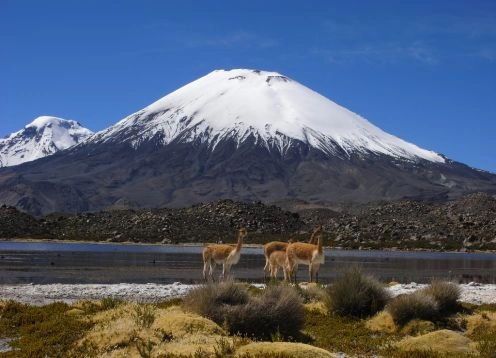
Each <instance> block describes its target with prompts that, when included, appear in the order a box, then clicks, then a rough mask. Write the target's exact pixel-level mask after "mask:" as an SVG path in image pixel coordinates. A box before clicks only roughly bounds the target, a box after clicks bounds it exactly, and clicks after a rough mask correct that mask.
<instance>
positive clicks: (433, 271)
mask: <svg viewBox="0 0 496 358" xmlns="http://www.w3.org/2000/svg"><path fill="white" fill-rule="evenodd" d="M201 251H202V246H181V245H142V244H139V245H130V244H107V243H106V244H99V243H61V242H13V241H0V284H17V283H33V284H49V283H173V282H176V281H180V282H183V283H197V282H201V279H202V269H203V263H202V257H201ZM325 254H326V263H325V264H324V265H322V266H321V268H320V271H319V280H320V282H323V283H328V282H332V281H333V280H334V279H335V278H336V277H338V276H339V275H340V274H341V272H342V271H343V270H344V269H346V268H348V267H352V266H359V267H360V268H361V269H362V270H363V271H364V272H366V273H368V274H371V275H373V276H375V277H376V278H378V279H380V280H381V281H386V282H389V281H397V282H402V283H405V282H412V281H413V282H418V283H427V282H429V281H431V280H432V279H433V278H441V279H449V280H453V281H455V282H460V283H466V282H470V281H475V282H480V283H496V254H493V253H455V252H419V251H415V252H409V251H367V250H362V251H360V250H333V249H329V248H326V249H325ZM264 264H265V258H264V256H263V252H262V248H261V247H243V249H242V251H241V259H240V261H239V263H238V264H237V265H235V266H233V268H232V271H231V272H232V274H233V275H234V277H235V278H236V279H240V280H249V281H254V282H262V281H263V266H264ZM216 272H217V273H216V274H220V267H219V266H218V267H217V271H216ZM280 274H281V273H280ZM298 279H299V280H308V269H307V266H302V265H301V266H300V269H299V271H298Z"/></svg>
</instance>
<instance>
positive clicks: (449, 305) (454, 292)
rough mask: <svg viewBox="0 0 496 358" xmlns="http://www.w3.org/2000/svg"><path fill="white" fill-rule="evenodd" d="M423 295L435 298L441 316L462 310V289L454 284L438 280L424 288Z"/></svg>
mask: <svg viewBox="0 0 496 358" xmlns="http://www.w3.org/2000/svg"><path fill="white" fill-rule="evenodd" d="M422 293H423V294H425V295H430V296H432V297H434V299H435V300H436V302H437V305H438V309H439V314H440V315H441V316H445V315H448V314H451V313H454V312H457V311H459V310H460V309H461V305H460V303H459V302H458V300H459V299H460V294H461V289H460V287H459V286H458V285H456V284H454V283H451V282H446V281H437V280H436V281H433V282H432V283H431V284H430V285H429V286H427V287H426V288H424V289H423V290H422Z"/></svg>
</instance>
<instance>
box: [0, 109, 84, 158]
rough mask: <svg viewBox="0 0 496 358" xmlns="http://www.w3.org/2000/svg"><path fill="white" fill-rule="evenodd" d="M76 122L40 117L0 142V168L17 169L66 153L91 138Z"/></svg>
mask: <svg viewBox="0 0 496 358" xmlns="http://www.w3.org/2000/svg"><path fill="white" fill-rule="evenodd" d="M92 134H93V132H92V131H90V130H89V129H87V128H84V127H82V126H81V125H80V124H79V123H78V122H76V121H73V120H67V119H62V118H57V117H51V116H41V117H38V118H36V119H35V120H34V121H32V122H31V123H29V124H28V125H26V126H25V127H24V128H23V129H21V130H20V131H17V132H15V133H12V134H10V135H9V136H7V137H5V138H2V139H0V167H7V166H13V165H18V164H21V163H24V162H29V161H32V160H35V159H39V158H43V157H46V156H48V155H51V154H54V153H56V152H58V151H60V150H63V149H67V148H69V147H72V146H73V145H75V144H77V143H80V142H81V141H83V140H85V139H86V138H88V137H89V136H90V135H92Z"/></svg>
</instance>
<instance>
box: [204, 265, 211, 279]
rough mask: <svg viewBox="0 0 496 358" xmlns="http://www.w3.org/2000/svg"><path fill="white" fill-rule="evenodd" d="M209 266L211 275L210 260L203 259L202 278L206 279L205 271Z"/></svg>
mask: <svg viewBox="0 0 496 358" xmlns="http://www.w3.org/2000/svg"><path fill="white" fill-rule="evenodd" d="M209 267H210V275H212V268H211V265H210V262H209V260H205V261H204V262H203V279H204V280H205V281H206V280H207V271H208V269H209Z"/></svg>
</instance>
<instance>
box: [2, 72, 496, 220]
mask: <svg viewBox="0 0 496 358" xmlns="http://www.w3.org/2000/svg"><path fill="white" fill-rule="evenodd" d="M472 191H489V192H496V175H494V174H490V173H486V172H482V171H479V170H475V169H473V168H470V167H468V166H466V165H464V164H461V163H456V162H454V161H451V160H449V159H447V158H446V157H444V156H443V155H441V154H438V153H435V152H433V151H430V150H426V149H422V148H419V147H418V146H416V145H414V144H412V143H408V142H406V141H404V140H402V139H400V138H397V137H395V136H393V135H391V134H388V133H386V132H384V131H383V130H381V129H380V128H378V127H376V126H374V125H373V124H372V123H370V122H369V121H367V120H366V119H364V118H362V117H360V116H359V115H357V114H355V113H353V112H351V111H349V110H347V109H346V108H344V107H341V106H339V105H338V104H336V103H334V102H332V101H331V100H329V99H327V98H325V97H323V96H321V95H320V94H318V93H316V92H314V91H312V90H311V89H309V88H307V87H305V86H303V85H301V84H300V83H298V82H296V81H294V80H292V79H290V78H288V77H286V76H284V75H281V74H279V73H276V72H265V71H258V70H244V69H236V70H230V71H224V70H219V71H214V72H212V73H210V74H208V75H206V76H204V77H202V78H200V79H198V80H196V81H194V82H191V83H190V84H187V85H185V86H184V87H181V88H180V89H178V90H176V91H174V92H172V93H170V94H169V95H167V96H165V97H163V98H161V99H159V100H158V101H156V102H154V103H152V104H151V105H149V106H148V107H146V108H144V109H142V110H140V111H138V112H136V113H133V114H131V115H129V116H128V117H126V118H124V119H123V120H121V121H119V122H118V123H116V124H115V125H113V126H111V127H109V128H107V129H105V130H103V131H100V132H98V133H96V134H94V135H93V136H91V137H89V138H88V139H87V140H86V141H84V142H82V143H80V144H78V145H76V146H74V147H72V148H69V149H67V150H65V151H62V152H59V153H58V154H57V155H54V156H51V157H47V158H44V159H41V160H38V161H34V162H31V163H26V164H24V165H20V166H17V167H13V168H3V169H2V170H0V197H1V198H2V200H3V201H4V203H6V204H10V205H15V206H17V207H18V208H20V209H22V210H25V211H28V212H31V213H33V214H44V213H48V212H52V211H88V210H89V211H93V210H100V209H104V208H134V207H162V206H172V207H177V206H184V205H190V204H193V203H196V202H200V201H211V200H216V199H220V198H231V199H235V200H261V201H264V202H274V201H284V200H292V199H302V200H306V201H310V202H330V201H359V202H364V201H372V200H389V199H398V198H403V197H410V198H420V199H448V198H453V197H457V196H459V195H462V194H465V193H468V192H472Z"/></svg>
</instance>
